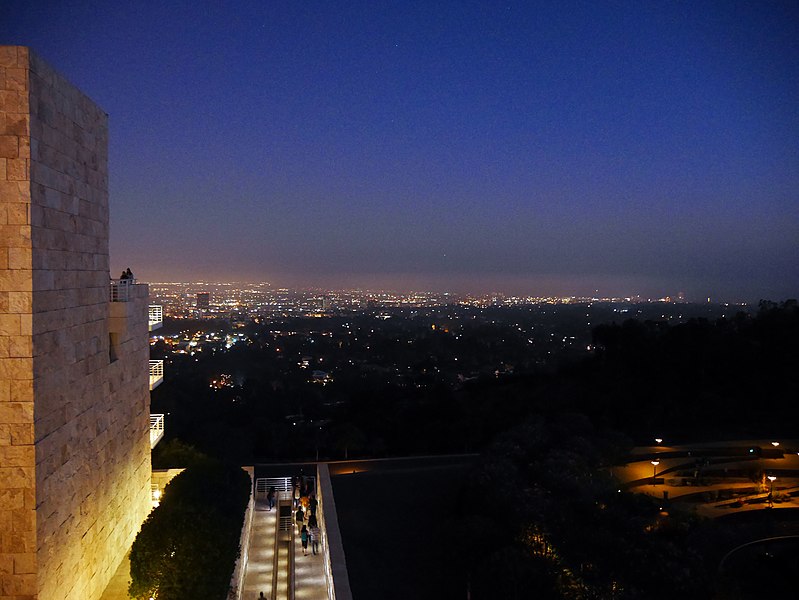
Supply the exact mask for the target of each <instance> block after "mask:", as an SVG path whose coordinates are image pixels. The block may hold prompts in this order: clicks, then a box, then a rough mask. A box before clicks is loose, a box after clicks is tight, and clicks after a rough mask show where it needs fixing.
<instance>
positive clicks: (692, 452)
mask: <svg viewBox="0 0 799 600" xmlns="http://www.w3.org/2000/svg"><path fill="white" fill-rule="evenodd" d="M746 447H760V448H762V449H763V452H764V454H767V455H766V456H763V457H759V456H757V455H754V456H751V457H750V456H741V455H737V456H735V455H727V454H725V452H726V451H728V450H730V449H732V448H746ZM797 448H799V442H797V441H796V440H786V441H782V442H780V443H779V444H777V445H776V446H775V445H773V444H772V440H736V441H729V442H716V443H706V444H692V445H683V446H649V447H638V448H635V449H633V451H632V453H631V456H630V460H629V462H628V463H627V464H625V465H617V466H614V467H613V469H612V471H613V475H614V476H615V477H616V478H617V479H618V481H619V482H620V484H621V485H622V487H624V488H626V489H629V490H631V491H632V490H634V491H636V492H640V493H644V494H648V495H650V496H655V497H658V498H663V497H664V492H665V493H666V494H668V497H669V498H670V499H671V500H675V501H679V499H680V498H681V497H686V498H688V497H691V498H688V502H690V505H693V507H694V509H695V510H697V512H699V513H700V514H703V515H704V516H708V517H718V516H722V515H725V514H730V513H732V512H742V511H748V510H759V509H763V508H765V507H766V505H765V504H764V503H763V502H760V503H749V502H747V500H756V499H761V500H762V499H765V497H766V496H767V492H768V490H767V489H766V486H767V485H768V482H766V481H765V480H764V483H763V484H758V483H757V482H755V481H752V480H751V479H750V478H749V477H741V476H740V473H741V472H742V471H744V472H745V471H747V470H749V471H751V470H755V471H760V472H764V473H766V474H773V475H774V476H775V482H774V485H773V489H774V494H775V496H776V495H781V496H782V501H781V502H775V503H774V508H797V507H799V499H796V498H786V496H787V495H788V494H790V493H791V492H794V491H796V489H797V488H796V486H797V485H799V477H798V476H797V474H798V473H799V455H798V454H797ZM714 449H718V450H719V453H718V454H713V453H712V451H713V450H714ZM653 460H654V461H657V463H658V464H657V465H653V464H652V461H653ZM704 460H708V461H709V464H700V462H701V461H704ZM706 469H709V470H711V471H712V472H713V473H712V474H711V475H709V476H708V475H702V474H701V473H702V471H703V470H706ZM728 470H729V471H730V473H731V475H730V476H727V475H726V472H727V471H728ZM692 472H693V473H697V474H699V475H700V476H699V478H698V479H697V478H696V477H691V476H690V475H689V476H685V475H680V474H679V473H688V474H691V473H692ZM736 472H737V473H738V476H733V475H732V474H733V473H736ZM655 474H656V476H657V484H656V485H655V484H654V483H653V476H654V475H655ZM699 483H704V484H703V485H698V484H699ZM722 491H723V492H726V493H734V494H735V497H727V498H724V499H716V498H715V497H714V496H713V495H711V496H710V497H711V498H714V499H713V500H708V501H705V500H703V499H701V495H702V494H704V493H711V494H716V493H718V492H722ZM747 492H749V493H747ZM738 494H744V495H743V496H740V497H739V496H738ZM736 500H741V501H742V502H740V503H736V502H735V501H736Z"/></svg>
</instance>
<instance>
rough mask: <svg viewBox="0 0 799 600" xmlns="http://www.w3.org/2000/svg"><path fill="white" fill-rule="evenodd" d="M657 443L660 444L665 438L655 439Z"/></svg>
mask: <svg viewBox="0 0 799 600" xmlns="http://www.w3.org/2000/svg"><path fill="white" fill-rule="evenodd" d="M655 441H656V442H657V443H658V444H660V443H661V442H662V441H663V438H655Z"/></svg>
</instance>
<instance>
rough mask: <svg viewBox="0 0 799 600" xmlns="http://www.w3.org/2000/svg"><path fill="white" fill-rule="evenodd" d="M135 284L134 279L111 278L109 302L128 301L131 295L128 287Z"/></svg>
mask: <svg viewBox="0 0 799 600" xmlns="http://www.w3.org/2000/svg"><path fill="white" fill-rule="evenodd" d="M135 284H136V280H135V279H112V280H111V289H110V294H109V299H110V300H111V302H128V301H129V300H130V297H131V294H130V288H131V286H133V285H135Z"/></svg>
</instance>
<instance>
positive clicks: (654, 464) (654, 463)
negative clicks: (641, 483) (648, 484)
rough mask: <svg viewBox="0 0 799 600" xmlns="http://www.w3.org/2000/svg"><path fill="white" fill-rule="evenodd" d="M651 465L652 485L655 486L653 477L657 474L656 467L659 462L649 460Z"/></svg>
mask: <svg viewBox="0 0 799 600" xmlns="http://www.w3.org/2000/svg"><path fill="white" fill-rule="evenodd" d="M649 462H651V463H652V485H655V476H656V475H657V472H658V465H659V464H660V461H659V460H651V461H649Z"/></svg>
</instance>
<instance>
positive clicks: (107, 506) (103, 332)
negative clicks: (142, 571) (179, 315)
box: [0, 47, 150, 600]
mask: <svg viewBox="0 0 799 600" xmlns="http://www.w3.org/2000/svg"><path fill="white" fill-rule="evenodd" d="M12 57H15V59H16V63H15V65H16V66H15V67H10V66H9V64H8V63H11V62H12ZM0 61H1V62H0V68H2V69H4V71H5V73H4V78H3V77H0V84H2V83H5V86H6V88H8V86H9V85H15V86H18V87H22V89H21V90H17V95H16V96H13V97H11V96H10V95H9V96H7V97H3V96H0V100H2V101H3V106H2V108H1V109H0V110H4V111H5V115H4V117H5V123H6V125H5V130H6V131H8V130H9V127H10V126H11V127H13V128H14V129H15V130H16V131H19V132H20V133H16V134H13V135H16V136H17V145H16V148H17V154H18V155H19V156H17V157H16V158H14V157H10V156H6V154H13V152H12V150H13V148H14V144H13V143H12V142H13V140H12V141H8V140H6V139H5V137H9V138H10V137H12V134H8V133H7V134H6V135H5V136H3V137H0V148H2V149H3V150H2V156H3V158H5V161H6V165H5V166H6V181H5V184H4V185H5V187H3V188H0V191H2V193H3V196H2V198H0V205H2V207H3V210H4V211H5V212H4V213H0V214H3V215H4V216H5V219H6V221H5V223H6V225H4V227H8V228H11V227H12V226H13V229H8V241H4V242H3V243H4V245H5V247H7V250H6V252H5V254H6V255H7V256H5V261H6V264H3V263H2V260H3V259H2V258H0V336H2V337H1V338H0V355H2V356H7V358H2V359H0V361H10V362H7V364H6V366H5V367H3V366H0V369H2V370H0V381H2V382H3V383H2V385H3V386H5V385H6V383H5V382H6V380H7V381H8V395H7V400H6V402H7V403H8V404H9V407H8V408H6V411H5V412H6V413H8V414H7V415H5V416H4V414H3V412H2V409H0V446H3V447H5V448H11V449H12V450H13V451H12V450H6V451H5V452H7V453H9V454H8V455H9V457H11V458H12V459H13V460H15V461H17V462H20V463H24V464H20V465H19V466H18V467H14V468H15V469H16V470H15V471H13V472H10V473H9V474H8V475H6V479H7V481H6V482H5V483H4V482H3V469H4V468H5V467H3V468H0V514H3V512H2V511H5V513H9V511H10V515H11V517H10V523H11V525H10V530H9V531H10V532H11V533H10V534H6V533H4V532H5V531H6V529H5V528H4V521H3V520H2V517H0V600H6V599H9V600H10V599H12V598H13V599H14V600H18V599H20V598H26V600H27V599H28V598H37V599H39V600H49V599H56V598H58V599H61V598H63V599H65V600H72V599H78V598H80V599H81V600H84V599H87V600H92V599H95V598H99V597H100V595H101V594H102V592H103V589H104V588H105V585H106V584H107V582H108V580H109V579H110V577H111V575H112V574H113V572H114V570H115V569H116V567H117V565H118V564H119V563H120V562H121V560H122V559H123V557H124V554H125V552H126V551H127V549H128V548H129V547H130V543H131V542H132V540H133V537H134V536H135V534H136V532H137V531H138V529H139V526H140V524H141V522H142V520H143V519H144V517H145V516H146V514H147V512H148V510H149V504H150V502H149V483H150V446H149V385H148V372H147V359H148V346H147V337H148V336H147V287H146V286H140V285H136V286H132V287H131V300H130V302H127V303H126V306H125V308H124V311H123V312H124V316H125V318H124V319H122V320H121V321H120V320H119V319H116V320H115V323H116V324H115V325H114V327H113V329H115V331H111V330H110V329H109V323H110V320H109V314H110V303H109V272H108V269H109V260H108V220H109V211H108V171H107V163H108V155H107V151H108V150H107V148H108V118H107V115H106V114H105V113H103V112H102V111H101V110H100V109H99V108H98V107H97V106H96V105H95V104H94V103H93V102H92V101H91V100H89V99H88V98H87V97H86V96H85V95H83V94H82V93H81V92H80V91H79V90H77V89H76V88H75V87H74V86H72V85H71V84H70V83H68V82H67V81H66V80H64V79H63V78H62V77H61V76H60V75H58V74H57V73H56V72H54V71H53V70H52V69H51V68H50V67H49V66H47V65H46V64H45V63H44V62H43V61H42V60H41V59H39V58H38V57H37V56H36V55H35V54H33V53H29V52H28V50H27V49H25V48H19V47H4V48H0ZM9 73H11V76H10V75H9ZM3 79H5V81H3ZM19 82H21V83H19ZM0 89H2V88H1V87H0ZM8 91H9V90H6V92H8ZM12 101H16V102H17V104H13V103H12ZM9 109H19V112H10V111H9ZM9 115H12V116H11V117H10V116H9ZM9 124H11V125H9ZM22 160H24V161H25V163H24V165H23V164H22V162H19V161H22ZM23 166H24V169H23ZM1 174H2V173H1V172H0V175H1ZM11 175H13V176H15V177H23V176H24V177H25V179H21V180H20V181H21V182H22V183H16V186H17V187H16V192H15V190H14V188H13V186H12V185H11V181H15V182H16V181H17V180H16V179H15V180H9V176H11ZM14 194H16V195H14ZM17 205H21V206H22V207H23V208H20V207H18V206H17ZM17 221H21V222H19V223H18V222H17ZM1 254H2V253H0V255H1ZM2 267H5V271H3V270H2ZM5 293H8V299H7V309H5V310H4V308H5V307H4V305H3V304H2V301H3V296H2V294H5ZM4 323H5V326H4V327H3V324H4ZM119 323H121V324H122V326H120V325H119ZM4 348H6V349H7V350H6V352H7V354H2V352H3V349H4ZM17 355H18V356H17ZM2 364H3V363H0V365H2ZM3 389H4V388H0V393H2V392H3ZM0 397H2V396H0ZM31 407H32V410H31ZM15 421H20V422H19V423H17V422H15ZM3 423H7V425H6V426H5V427H7V428H8V427H10V426H11V425H15V426H16V427H17V429H15V431H17V434H16V435H17V437H16V442H15V441H14V440H15V438H13V437H11V430H9V433H7V434H6V435H5V438H4V436H3V432H4V429H3V427H4V425H3ZM23 426H25V427H27V429H23V428H22V427H23ZM4 444H5V445H4ZM3 464H5V461H3ZM8 468H11V467H8ZM12 485H15V486H17V487H14V488H12V487H11V486H12ZM4 487H5V488H6V489H13V490H16V491H15V495H14V496H13V497H11V496H9V498H8V500H6V501H5V502H3V500H2V498H3V497H4V495H8V492H7V491H6V490H5V489H3V488H4ZM20 491H21V502H22V505H21V506H17V505H18V504H19V503H20V499H19V497H20V495H19V492H20ZM6 505H7V507H6V508H4V506H6ZM8 520H9V519H8V517H6V521H8ZM8 555H12V556H13V561H14V567H13V568H14V570H13V571H11V572H10V574H9V573H4V570H3V564H4V561H5V563H8V559H7V558H4V557H7V556H8ZM18 563H19V566H17V564H18ZM7 570H8V569H7V567H6V571H7Z"/></svg>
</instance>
